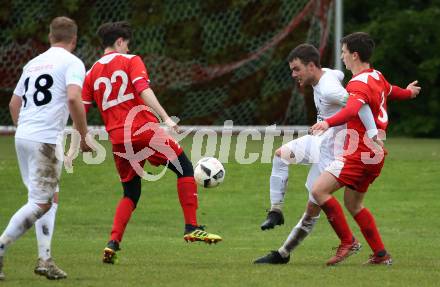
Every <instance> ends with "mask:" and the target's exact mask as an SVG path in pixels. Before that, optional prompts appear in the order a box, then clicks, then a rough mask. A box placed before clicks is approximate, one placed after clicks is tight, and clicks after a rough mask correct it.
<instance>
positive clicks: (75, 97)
mask: <svg viewBox="0 0 440 287" xmlns="http://www.w3.org/2000/svg"><path fill="white" fill-rule="evenodd" d="M67 103H68V106H69V111H70V117H71V118H72V121H73V124H74V127H75V129H76V130H78V132H79V134H80V135H81V139H82V140H83V139H85V137H86V135H87V120H86V112H85V109H84V105H83V103H82V98H81V87H80V86H78V85H68V86H67Z"/></svg>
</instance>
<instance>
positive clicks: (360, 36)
mask: <svg viewBox="0 0 440 287" xmlns="http://www.w3.org/2000/svg"><path fill="white" fill-rule="evenodd" d="M341 44H345V45H346V46H347V49H348V51H349V52H350V53H354V52H357V53H358V54H359V58H360V60H361V61H362V62H368V61H369V60H370V58H371V55H372V54H373V50H374V40H373V38H371V37H370V35H368V34H367V33H365V32H356V33H352V34H349V35H347V36H345V37H344V38H342V39H341Z"/></svg>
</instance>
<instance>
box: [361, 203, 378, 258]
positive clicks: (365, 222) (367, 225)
mask: <svg viewBox="0 0 440 287" xmlns="http://www.w3.org/2000/svg"><path fill="white" fill-rule="evenodd" d="M354 219H355V220H356V222H357V224H358V225H359V227H360V228H361V232H362V234H363V235H364V237H365V239H366V240H367V242H368V245H370V247H371V250H373V252H374V254H376V255H377V253H378V252H380V251H384V250H385V246H384V245H383V242H382V239H381V238H380V234H379V230H377V227H376V222H375V221H374V217H373V215H372V214H371V212H370V211H369V210H368V209H367V208H363V209H362V210H361V211H359V213H358V214H356V216H355V217H354Z"/></svg>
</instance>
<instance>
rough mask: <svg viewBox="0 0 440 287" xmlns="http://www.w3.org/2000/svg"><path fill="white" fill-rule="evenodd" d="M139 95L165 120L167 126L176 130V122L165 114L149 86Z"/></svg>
mask: <svg viewBox="0 0 440 287" xmlns="http://www.w3.org/2000/svg"><path fill="white" fill-rule="evenodd" d="M140 95H141V98H142V100H143V101H144V103H145V105H147V106H149V107H150V108H152V109H153V110H154V111H155V112H156V113H157V114H158V115H159V116H160V118H161V119H162V120H163V121H164V122H165V124H166V125H167V126H169V127H170V128H173V129H174V130H176V131H178V126H177V124H176V123H175V122H174V121H173V120H172V119H171V118H170V116H169V115H168V114H167V112H166V111H165V109H164V108H163V107H162V105H161V104H160V103H159V100H158V99H157V98H156V95H155V94H154V92H153V90H152V89H151V88H148V89H145V90H143V91H142V92H141V93H140Z"/></svg>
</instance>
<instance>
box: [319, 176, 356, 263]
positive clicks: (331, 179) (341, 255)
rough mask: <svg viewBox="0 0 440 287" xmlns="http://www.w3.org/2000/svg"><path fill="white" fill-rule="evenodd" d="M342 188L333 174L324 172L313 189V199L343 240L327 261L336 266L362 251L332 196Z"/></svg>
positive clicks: (340, 208) (339, 206)
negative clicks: (334, 253)
mask: <svg viewBox="0 0 440 287" xmlns="http://www.w3.org/2000/svg"><path fill="white" fill-rule="evenodd" d="M341 186H342V185H341V183H339V182H338V181H337V180H336V177H335V176H334V175H333V174H331V173H330V172H328V171H324V172H323V173H322V174H321V176H320V177H319V178H318V180H317V181H316V182H315V184H314V186H313V189H312V195H313V197H314V198H315V199H316V200H317V202H318V203H319V204H320V206H321V208H322V210H323V211H324V212H325V214H326V215H327V219H328V221H329V223H330V225H331V226H332V228H333V230H334V231H335V233H336V234H337V235H338V237H339V239H340V240H341V243H340V245H339V247H338V249H337V252H336V255H335V256H333V257H332V258H330V259H329V260H328V261H327V265H335V264H337V263H339V262H341V261H343V260H345V259H346V258H347V257H348V256H350V255H351V254H353V253H354V252H356V251H357V250H359V249H360V244H359V242H358V241H357V240H356V239H355V238H354V236H353V233H352V231H351V229H350V227H349V225H348V223H347V219H346V218H345V215H344V211H343V210H342V207H341V205H340V204H339V202H338V200H337V199H336V198H335V197H333V196H332V193H333V192H335V191H336V190H338V189H339V188H341Z"/></svg>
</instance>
